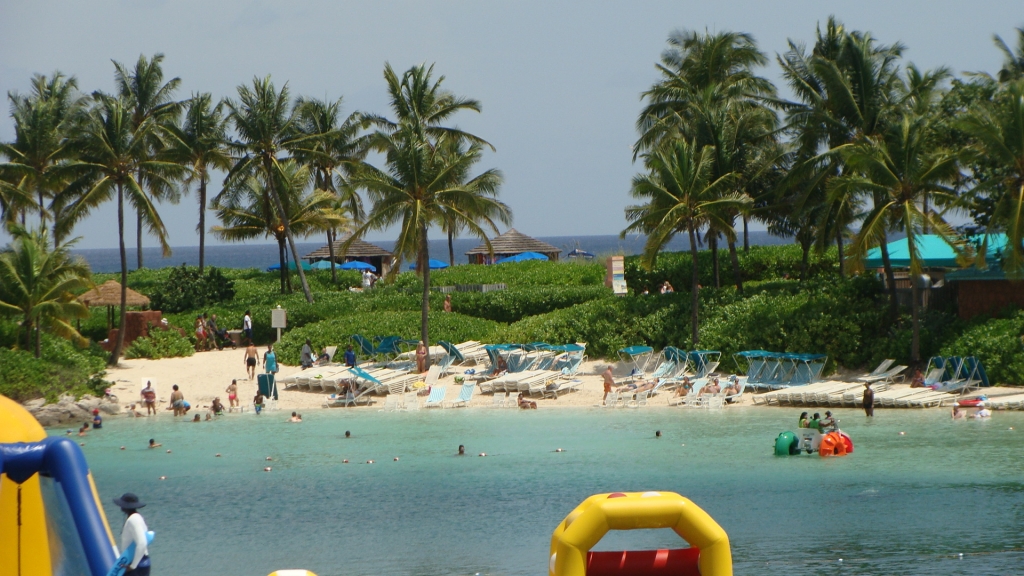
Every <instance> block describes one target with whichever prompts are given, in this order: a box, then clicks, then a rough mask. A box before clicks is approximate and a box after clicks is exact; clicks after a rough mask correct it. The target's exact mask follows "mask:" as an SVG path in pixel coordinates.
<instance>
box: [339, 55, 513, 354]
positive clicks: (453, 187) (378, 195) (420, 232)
mask: <svg viewBox="0 0 1024 576" xmlns="http://www.w3.org/2000/svg"><path fill="white" fill-rule="evenodd" d="M432 73H433V66H430V67H426V66H422V65H421V66H413V67H412V68H410V69H409V70H407V71H406V72H405V73H404V74H402V77H401V78H399V77H398V75H397V74H395V72H394V70H392V69H391V65H390V64H386V65H385V66H384V78H385V80H386V82H387V84H388V93H389V95H390V97H391V109H392V112H394V114H395V119H394V120H390V119H387V118H384V117H380V116H369V117H368V118H369V119H370V120H371V121H372V122H373V123H374V124H375V125H376V126H377V130H376V132H374V133H373V134H371V135H370V138H369V144H370V147H371V149H373V150H376V151H377V152H380V153H381V154H383V155H384V162H385V168H383V169H379V168H376V167H374V166H372V165H370V164H369V163H366V162H364V163H363V164H362V165H361V166H360V168H359V169H358V170H357V171H356V173H355V174H354V175H353V177H352V180H351V184H352V186H353V187H355V188H357V189H362V190H365V191H366V192H367V195H368V196H369V198H370V200H371V201H372V202H373V207H372V209H371V210H370V213H369V214H368V215H367V217H366V222H365V223H363V224H362V225H361V226H359V227H358V228H357V229H356V230H355V231H354V232H353V234H352V236H351V238H349V240H348V241H346V243H345V244H344V245H343V247H344V249H346V250H347V249H348V247H349V246H350V245H351V243H352V242H353V241H354V240H355V239H356V238H359V237H361V236H362V235H364V234H365V233H366V232H367V231H368V230H371V229H374V230H383V229H386V228H388V227H390V226H392V225H395V224H399V226H400V229H399V234H398V239H397V240H396V242H395V249H394V252H395V256H396V258H397V261H396V263H395V265H394V266H393V267H392V269H391V274H392V275H394V274H396V273H397V271H398V269H399V268H400V266H401V264H402V261H403V260H404V259H411V258H414V259H415V260H416V264H417V273H419V274H422V275H423V299H422V305H421V325H420V339H421V340H423V341H424V342H429V339H428V337H429V327H428V318H427V312H428V309H429V297H430V266H429V264H428V261H429V258H430V251H429V245H428V242H427V231H428V230H429V229H430V227H431V226H432V225H443V224H444V222H445V218H446V217H447V218H449V219H452V220H454V221H457V222H458V223H459V224H460V225H462V226H465V229H466V230H468V231H469V232H470V233H472V234H473V235H474V236H478V237H480V238H481V239H483V240H484V242H485V243H487V245H488V246H490V241H489V240H488V239H487V230H488V229H489V230H491V231H492V232H493V233H495V234H496V233H497V226H496V225H495V223H494V220H493V219H492V218H491V217H490V216H487V215H486V214H507V213H508V207H507V206H505V205H504V204H501V203H500V202H499V201H498V200H497V198H496V195H497V189H498V186H499V184H500V183H501V176H500V174H499V173H498V172H497V171H488V172H485V173H484V174H482V175H480V176H478V177H476V178H471V179H468V180H464V181H463V178H461V177H458V178H456V176H457V175H464V174H467V173H468V170H469V169H470V167H471V166H472V165H473V164H474V163H475V162H476V161H477V160H478V158H479V156H480V153H481V150H482V146H485V145H486V146H489V144H487V143H486V142H485V141H484V140H482V139H481V138H479V137H477V136H474V135H472V134H469V133H467V132H463V131H461V130H459V129H457V128H450V127H446V126H443V125H442V123H443V122H446V121H447V120H449V119H450V118H451V117H452V116H453V115H454V114H456V113H457V112H459V111H460V110H472V111H474V112H479V111H480V103H479V102H477V101H476V100H470V99H465V98H460V97H457V96H455V95H454V94H452V93H451V92H449V91H447V90H445V89H443V88H442V87H441V84H442V83H443V82H444V77H443V76H441V77H439V78H438V79H437V81H434V80H433V79H432V78H431V76H432ZM462 143H468V144H469V148H468V149H466V150H465V151H464V152H462V149H461V148H460V145H461V144H462ZM492 148H493V147H492ZM470 206H471V207H473V208H474V212H473V213H470V212H469V211H468V210H467V208H466V207H470Z"/></svg>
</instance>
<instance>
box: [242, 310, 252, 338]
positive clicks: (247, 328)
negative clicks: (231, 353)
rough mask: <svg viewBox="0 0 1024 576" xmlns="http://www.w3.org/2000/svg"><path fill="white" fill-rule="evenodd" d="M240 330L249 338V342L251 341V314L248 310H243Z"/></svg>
mask: <svg viewBox="0 0 1024 576" xmlns="http://www.w3.org/2000/svg"><path fill="white" fill-rule="evenodd" d="M242 332H244V333H245V337H246V338H248V339H249V343H250V344H251V343H252V341H253V340H252V315H251V314H249V311H248V310H246V311H245V317H244V318H242Z"/></svg>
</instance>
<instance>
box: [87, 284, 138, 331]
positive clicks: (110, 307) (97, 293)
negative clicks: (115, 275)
mask: <svg viewBox="0 0 1024 576" xmlns="http://www.w3.org/2000/svg"><path fill="white" fill-rule="evenodd" d="M78 301H79V302H81V303H82V304H85V305H86V306H88V307H90V308H92V307H94V306H106V307H107V330H109V329H111V328H112V327H113V325H114V306H120V305H121V283H120V282H117V281H115V280H107V281H106V282H104V283H103V284H100V285H99V286H97V287H95V288H93V289H92V290H89V291H88V292H86V293H85V294H82V295H81V296H79V297H78ZM125 303H126V304H127V305H128V306H148V305H149V298H148V297H147V296H146V295H145V294H140V293H138V292H136V291H135V290H132V289H131V288H129V289H128V295H127V298H126V300H125Z"/></svg>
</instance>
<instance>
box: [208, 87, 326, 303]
mask: <svg viewBox="0 0 1024 576" xmlns="http://www.w3.org/2000/svg"><path fill="white" fill-rule="evenodd" d="M290 101H291V98H290V96H289V94H288V85H287V84H285V85H284V86H283V87H282V88H281V91H280V92H278V91H277V89H275V88H274V83H273V82H271V81H270V76H267V77H266V78H263V79H260V78H253V81H252V88H250V87H248V86H245V85H241V86H239V87H238V102H235V101H232V100H228V101H227V107H228V110H230V113H229V117H230V118H231V122H232V124H234V127H235V132H236V133H237V134H238V137H239V141H238V142H235V143H233V144H232V145H231V146H232V147H233V148H234V149H235V150H237V151H238V152H239V153H240V154H241V155H240V156H239V157H238V158H237V159H236V161H235V164H234V166H232V167H231V171H230V172H229V173H228V175H227V178H226V179H225V184H226V185H230V182H231V181H232V180H234V179H237V178H247V177H249V176H252V175H254V174H255V173H256V172H260V171H262V173H263V182H265V183H266V191H267V196H268V199H269V200H270V202H271V203H272V205H273V207H274V208H275V209H276V210H277V216H278V221H279V222H280V225H281V226H282V227H283V228H284V230H283V232H284V237H285V239H286V240H287V241H288V247H289V248H291V252H292V258H293V260H294V262H295V263H296V266H295V268H296V271H297V272H298V273H299V280H300V281H301V282H302V293H303V294H304V295H305V296H306V302H309V303H310V304H312V303H313V294H312V292H310V290H309V283H308V282H307V281H306V273H305V272H303V270H302V266H299V265H298V263H299V262H300V260H299V252H298V250H297V249H296V248H295V239H294V236H293V235H292V231H291V228H290V224H289V221H288V217H287V212H286V211H285V208H284V204H283V203H282V201H281V196H280V194H279V193H278V190H277V182H278V176H277V175H279V174H280V173H281V161H282V159H281V158H280V157H279V154H281V153H282V152H284V151H286V150H287V149H288V145H289V144H290V143H291V142H292V141H293V140H294V139H296V129H295V128H296V127H295V120H296V115H295V113H294V111H292V110H290V109H289V108H290Z"/></svg>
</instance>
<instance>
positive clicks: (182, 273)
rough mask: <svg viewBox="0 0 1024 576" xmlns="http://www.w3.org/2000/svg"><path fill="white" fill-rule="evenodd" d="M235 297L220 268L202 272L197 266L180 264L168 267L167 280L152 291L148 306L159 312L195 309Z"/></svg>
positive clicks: (229, 281)
mask: <svg viewBox="0 0 1024 576" xmlns="http://www.w3.org/2000/svg"><path fill="white" fill-rule="evenodd" d="M234 297H235V288H234V282H233V281H232V280H229V279H228V278H226V277H225V276H224V275H223V274H222V273H221V272H220V270H218V269H216V268H213V267H211V268H208V269H207V271H206V275H205V276H204V275H202V274H200V273H199V268H191V267H188V266H185V265H184V264H182V265H181V266H180V267H178V268H172V269H171V272H170V273H169V274H168V276H167V280H166V281H165V282H164V283H163V285H161V286H160V287H159V288H157V289H156V291H155V292H153V295H152V297H151V298H150V307H151V308H152V309H153V310H160V311H162V312H169V313H173V312H182V311H184V310H195V309H197V308H202V307H204V306H207V305H208V304H213V303H215V302H224V301H226V300H231V299H232V298H234Z"/></svg>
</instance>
